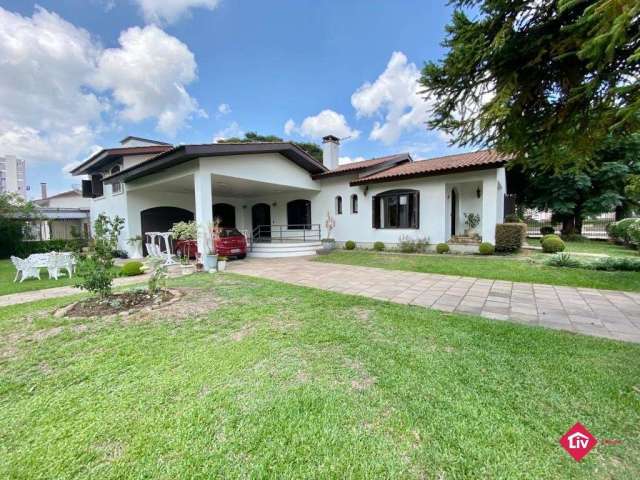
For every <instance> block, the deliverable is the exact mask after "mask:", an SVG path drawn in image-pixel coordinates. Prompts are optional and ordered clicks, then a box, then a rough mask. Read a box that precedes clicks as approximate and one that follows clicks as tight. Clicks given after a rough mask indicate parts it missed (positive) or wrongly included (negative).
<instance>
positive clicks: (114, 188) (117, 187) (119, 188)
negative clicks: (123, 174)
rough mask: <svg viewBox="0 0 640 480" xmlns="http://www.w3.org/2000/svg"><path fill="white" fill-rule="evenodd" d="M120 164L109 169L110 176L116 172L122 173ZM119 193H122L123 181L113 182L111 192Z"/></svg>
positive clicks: (113, 193)
mask: <svg viewBox="0 0 640 480" xmlns="http://www.w3.org/2000/svg"><path fill="white" fill-rule="evenodd" d="M120 170H121V169H120V165H114V166H113V167H112V168H111V170H109V176H111V175H115V174H116V173H120ZM119 193H122V183H120V182H118V183H112V184H111V194H112V195H117V194H119Z"/></svg>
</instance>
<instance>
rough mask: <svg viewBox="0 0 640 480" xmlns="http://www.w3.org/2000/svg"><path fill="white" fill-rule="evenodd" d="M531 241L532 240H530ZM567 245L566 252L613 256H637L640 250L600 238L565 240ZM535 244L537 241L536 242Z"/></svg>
mask: <svg viewBox="0 0 640 480" xmlns="http://www.w3.org/2000/svg"><path fill="white" fill-rule="evenodd" d="M529 243H531V240H529ZM564 243H565V245H566V247H567V248H566V250H565V251H566V252H569V253H597V254H601V255H609V256H612V257H631V256H633V257H637V256H638V251H637V250H634V249H632V248H628V247H625V246H623V245H616V244H614V243H609V242H604V241H598V240H586V241H584V242H564ZM534 245H535V243H534Z"/></svg>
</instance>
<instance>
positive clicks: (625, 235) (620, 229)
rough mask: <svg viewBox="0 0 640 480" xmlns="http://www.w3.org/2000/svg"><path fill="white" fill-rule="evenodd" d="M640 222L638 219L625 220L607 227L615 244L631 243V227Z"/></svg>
mask: <svg viewBox="0 0 640 480" xmlns="http://www.w3.org/2000/svg"><path fill="white" fill-rule="evenodd" d="M638 222H639V219H637V218H625V219H623V220H619V221H617V222H613V223H610V224H609V225H607V233H608V234H609V237H611V239H612V240H613V241H614V242H617V243H629V242H630V238H629V227H631V225H633V224H635V223H638Z"/></svg>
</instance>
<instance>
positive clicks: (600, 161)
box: [507, 134, 640, 234]
mask: <svg viewBox="0 0 640 480" xmlns="http://www.w3.org/2000/svg"><path fill="white" fill-rule="evenodd" d="M593 157H594V161H593V164H592V165H590V166H588V167H586V168H582V169H577V168H569V169H566V170H564V171H562V172H557V173H555V174H548V173H546V172H545V171H544V170H540V169H536V168H529V169H527V170H525V169H523V168H522V167H521V166H519V165H517V166H515V168H513V169H511V170H510V171H508V173H507V174H508V180H507V184H508V185H509V189H510V191H514V192H517V193H518V200H519V202H520V204H521V206H526V207H531V208H537V209H539V210H550V211H552V212H553V214H554V217H555V219H556V220H558V221H561V222H562V223H563V233H566V234H569V233H581V229H582V220H584V219H585V218H587V217H589V216H595V215H599V214H601V213H605V212H611V211H614V210H615V211H616V216H617V217H618V218H622V217H625V216H628V215H630V214H631V213H632V211H634V210H637V209H638V206H639V205H640V203H639V202H640V197H638V196H636V195H635V190H634V187H635V186H636V185H637V183H638V178H640V134H636V135H631V136H629V137H625V138H623V139H619V138H616V137H609V138H607V139H605V141H604V142H603V143H602V146H601V147H600V148H598V149H597V150H596V151H595V152H594V155H593Z"/></svg>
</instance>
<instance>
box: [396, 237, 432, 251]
mask: <svg viewBox="0 0 640 480" xmlns="http://www.w3.org/2000/svg"><path fill="white" fill-rule="evenodd" d="M427 245H429V240H428V239H427V238H426V237H416V238H412V237H410V236H408V235H402V236H401V237H400V238H399V239H398V249H399V250H400V251H401V252H402V253H416V252H418V253H424V252H425V251H426V250H427Z"/></svg>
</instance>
